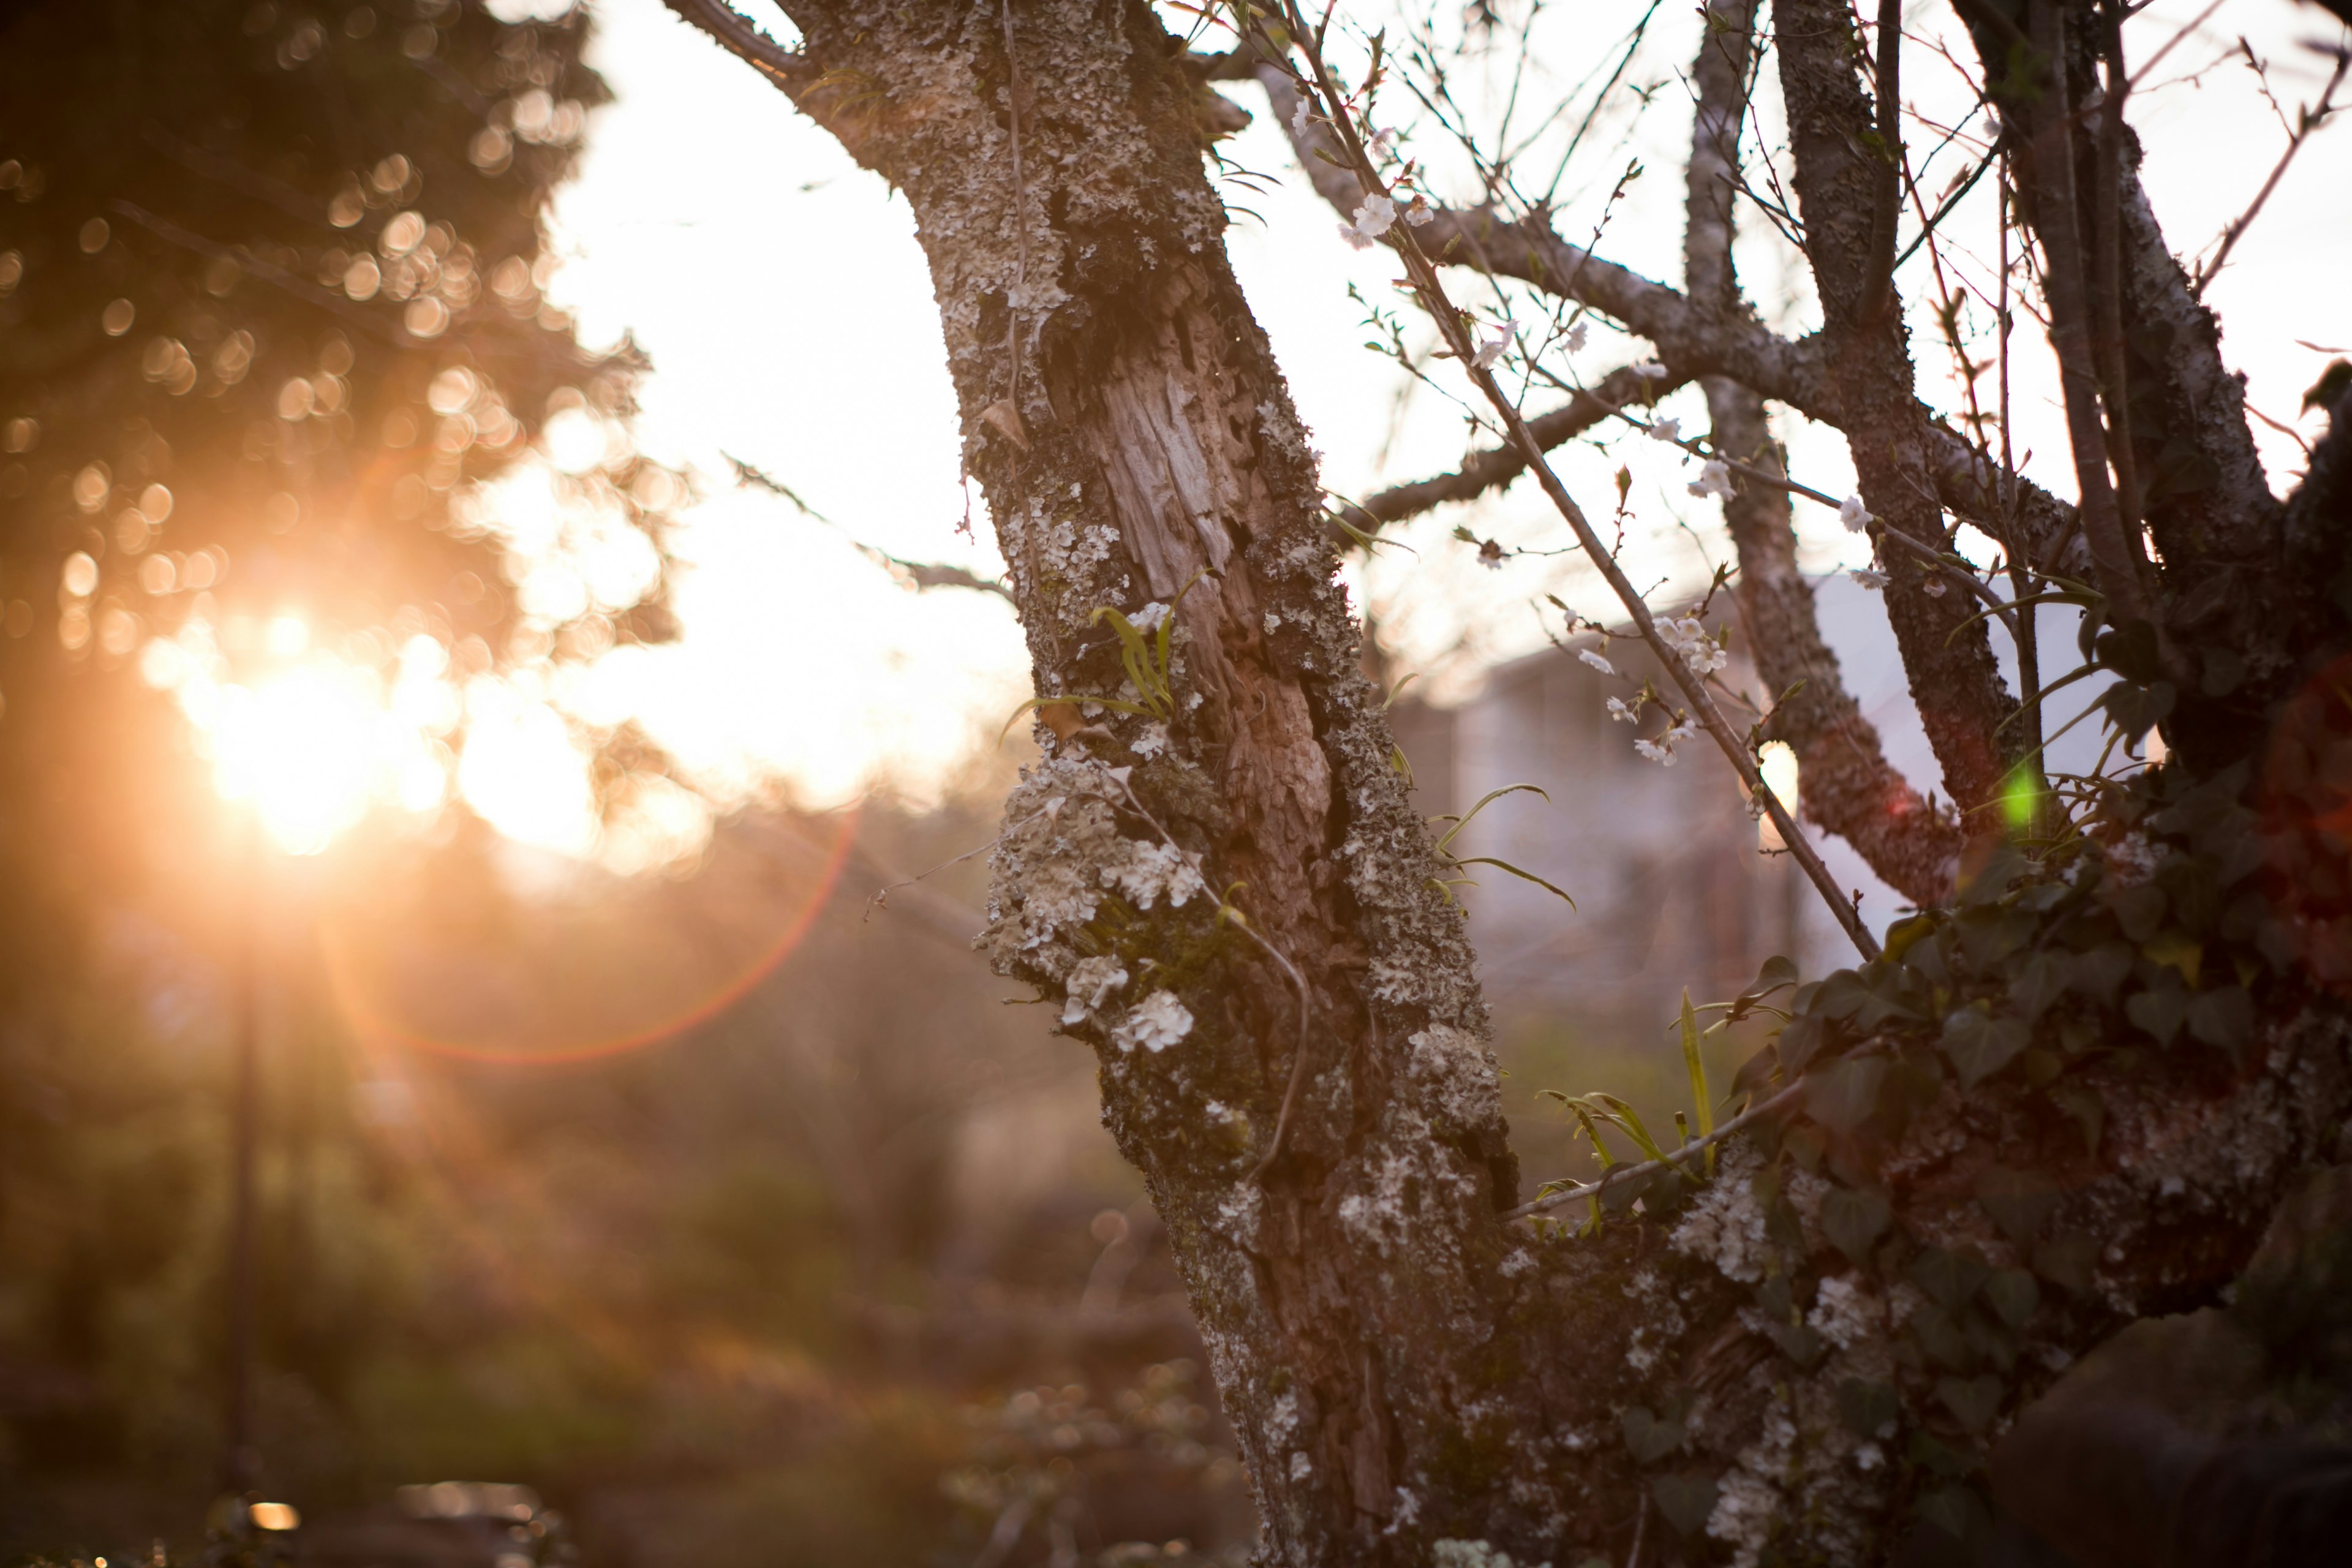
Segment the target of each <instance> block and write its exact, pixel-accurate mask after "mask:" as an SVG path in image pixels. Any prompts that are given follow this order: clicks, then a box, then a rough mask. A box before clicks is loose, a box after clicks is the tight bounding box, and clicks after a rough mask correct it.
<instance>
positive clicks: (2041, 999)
mask: <svg viewBox="0 0 2352 1568" xmlns="http://www.w3.org/2000/svg"><path fill="white" fill-rule="evenodd" d="M2072 968H2073V964H2072V963H2070V962H2069V961H2068V960H2067V958H2066V956H2065V955H2064V954H2063V953H2056V952H2037V953H2035V954H2034V955H2033V956H2032V957H2031V958H2029V959H2027V960H2026V961H2025V963H2024V965H2023V967H2021V969H2019V970H2018V972H2017V979H2016V981H2015V983H2014V984H2011V986H2010V990H2009V994H2010V995H2011V998H2012V999H2013V1000H2015V1002H2016V1003H2017V1005H2019V1006H2020V1007H2021V1008H2022V1009H2024V1012H2025V1018H2026V1022H2028V1023H2032V1022H2033V1021H2034V1020H2035V1019H2037V1018H2039V1017H2041V1016H2042V1014H2043V1013H2044V1012H2045V1011H2047V1010H2048V1008H2049V1006H2050V1004H2052V1003H2053V1002H2055V1001H2056V1000H2058V998H2059V997H2061V996H2063V995H2064V994H2066V981H2067V977H2068V973H2069V972H2070V971H2071V970H2072Z"/></svg>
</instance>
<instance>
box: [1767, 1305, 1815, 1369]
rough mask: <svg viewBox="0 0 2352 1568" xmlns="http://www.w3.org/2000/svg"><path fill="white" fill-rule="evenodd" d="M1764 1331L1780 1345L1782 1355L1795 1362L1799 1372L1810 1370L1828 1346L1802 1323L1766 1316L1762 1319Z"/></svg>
mask: <svg viewBox="0 0 2352 1568" xmlns="http://www.w3.org/2000/svg"><path fill="white" fill-rule="evenodd" d="M1764 1331H1765V1332H1766V1333H1767V1334H1769V1335H1770V1336H1771V1338H1772V1342H1773V1343H1774V1344H1776V1345H1778V1346H1780V1353H1781V1354H1782V1355H1784V1356H1787V1357H1788V1358H1789V1359H1790V1361H1792V1362H1795V1363H1797V1368H1798V1370H1799V1371H1801V1372H1810V1371H1811V1370H1812V1366H1813V1363H1815V1362H1817V1361H1819V1360H1821V1359H1822V1352H1823V1351H1824V1350H1826V1349H1828V1348H1829V1347H1828V1346H1826V1345H1825V1344H1823V1343H1822V1336H1821V1335H1820V1334H1818V1333H1815V1332H1814V1331H1812V1330H1811V1329H1809V1328H1807V1327H1806V1326H1805V1325H1804V1324H1802V1323H1783V1322H1780V1321H1776V1320H1774V1319H1771V1318H1767V1319H1765V1320H1764Z"/></svg>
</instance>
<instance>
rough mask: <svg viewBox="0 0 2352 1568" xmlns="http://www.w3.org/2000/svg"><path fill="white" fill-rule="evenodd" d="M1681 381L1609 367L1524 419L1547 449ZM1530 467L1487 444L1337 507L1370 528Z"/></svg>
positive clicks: (1500, 483) (1514, 453) (1521, 456)
mask: <svg viewBox="0 0 2352 1568" xmlns="http://www.w3.org/2000/svg"><path fill="white" fill-rule="evenodd" d="M1683 384H1685V381H1684V378H1683V377H1680V376H1676V375H1674V374H1671V373H1670V374H1668V375H1667V376H1666V377H1665V379H1664V380H1658V379H1656V378H1654V377H1652V378H1645V377H1643V376H1641V375H1639V374H1635V373H1634V371H1633V368H1632V367H1631V366H1626V367H1624V368H1622V369H1619V370H1613V371H1611V372H1610V373H1609V374H1607V375H1606V376H1604V377H1602V378H1601V384H1600V385H1598V386H1596V387H1594V388H1592V389H1591V391H1589V392H1583V391H1580V392H1578V393H1577V394H1576V395H1574V396H1572V397H1570V399H1569V401H1568V405H1567V406H1566V407H1563V408H1555V409H1553V410H1552V411H1551V412H1550V413H1549V414H1539V415H1538V416H1536V417H1534V418H1533V419H1530V420H1528V431H1529V433H1530V434H1532V435H1533V436H1534V437H1535V438H1536V445H1537V446H1538V447H1541V448H1542V449H1543V450H1545V451H1547V452H1549V451H1551V450H1552V449H1553V448H1555V447H1562V446H1565V445H1567V444H1568V443H1569V442H1570V441H1573V440H1575V439H1576V438H1577V437H1579V436H1581V435H1582V434H1584V432H1586V431H1587V430H1590V429H1591V428H1592V427H1593V426H1595V425H1598V424H1600V423H1601V421H1602V420H1603V419H1606V418H1608V417H1609V416H1612V415H1613V414H1615V413H1616V412H1617V411H1618V410H1619V409H1621V408H1623V407H1624V406H1625V405H1628V404H1632V403H1641V402H1655V401H1656V400H1657V399H1659V398H1661V397H1664V395H1666V394H1667V393H1669V392H1672V391H1674V390H1675V388H1676V387H1679V386H1681V385H1683ZM1527 471H1528V458H1527V454H1526V453H1525V452H1523V451H1521V450H1520V449H1519V448H1518V447H1517V446H1508V447H1485V448H1482V449H1480V450H1478V451H1475V452H1473V453H1471V454H1470V455H1469V456H1468V457H1466V458H1463V460H1462V466H1461V467H1460V468H1457V469H1455V470H1454V472H1453V473H1450V474H1440V475H1437V476H1436V477H1434V478H1433V479H1416V480H1414V481H1413V482H1412V483H1411V484H1403V485H1395V486H1391V488H1390V489H1384V490H1382V491H1381V492H1380V493H1379V494H1377V495H1375V496H1372V497H1371V498H1370V500H1365V501H1363V502H1361V503H1360V504H1356V505H1350V506H1348V507H1346V508H1344V509H1342V510H1341V511H1340V514H1339V515H1340V516H1341V518H1342V519H1344V520H1345V521H1347V523H1348V524H1349V527H1352V528H1357V529H1360V530H1362V531H1364V532H1366V533H1370V532H1371V531H1374V530H1376V529H1378V528H1381V527H1382V526H1383V525H1385V524H1388V523H1393V522H1402V521H1405V520H1406V519H1407V518H1412V517H1418V516H1420V515H1421V514H1422V513H1423V512H1425V511H1430V510H1434V509H1435V508H1438V507H1441V506H1444V505H1445V504H1447V503H1448V502H1451V501H1466V500H1477V499H1478V498H1479V497H1480V496H1482V495H1485V494H1486V492H1487V491H1489V490H1496V489H1502V488H1503V487H1504V486H1505V485H1507V484H1509V483H1510V482H1511V481H1512V480H1513V479H1517V478H1518V477H1519V476H1520V475H1521V474H1524V473H1526V472H1527Z"/></svg>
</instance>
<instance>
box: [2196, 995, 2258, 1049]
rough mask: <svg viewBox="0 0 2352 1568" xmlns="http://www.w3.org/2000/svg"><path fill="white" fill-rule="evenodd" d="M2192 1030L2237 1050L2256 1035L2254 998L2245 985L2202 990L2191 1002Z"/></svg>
mask: <svg viewBox="0 0 2352 1568" xmlns="http://www.w3.org/2000/svg"><path fill="white" fill-rule="evenodd" d="M2253 1032H2254V999H2253V998H2252V996H2249V995H2247V994H2246V988H2245V987H2244V986H2242V985H2224V986H2222V987H2221V988H2220V989H2219V990H2216V991H2205V992H2200V994H2198V995H2197V997H2196V999H2195V1000H2193V1001H2191V1002H2190V1003H2189V1033H2190V1034H2192V1035H2194V1036H2196V1037H2198V1038H2199V1039H2200V1040H2202V1041H2204V1042H2205V1043H2206V1044H2207V1045H2209V1046H2221V1047H2226V1048H2228V1049H2230V1050H2233V1051H2234V1050H2236V1049H2237V1048H2238V1047H2241V1046H2242V1045H2244V1044H2245V1043H2246V1041H2247V1040H2248V1039H2250V1038H2252V1036H2253Z"/></svg>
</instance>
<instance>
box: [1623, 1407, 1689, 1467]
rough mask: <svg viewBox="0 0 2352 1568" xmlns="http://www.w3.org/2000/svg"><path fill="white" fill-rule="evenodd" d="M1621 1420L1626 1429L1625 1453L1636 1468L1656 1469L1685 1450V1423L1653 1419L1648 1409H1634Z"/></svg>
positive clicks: (1664, 1418) (1670, 1419) (1673, 1419)
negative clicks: (1630, 1456) (1671, 1455)
mask: <svg viewBox="0 0 2352 1568" xmlns="http://www.w3.org/2000/svg"><path fill="white" fill-rule="evenodd" d="M1618 1419H1619V1421H1620V1422H1621V1423H1622V1425H1623V1426H1624V1428H1625V1448H1626V1451H1627V1452H1628V1453H1631V1454H1632V1455H1633V1462H1634V1463H1635V1464H1637V1465H1654V1464H1655V1463H1657V1462H1658V1461H1659V1460H1660V1459H1663V1458H1665V1457H1666V1456H1667V1455H1668V1454H1671V1453H1673V1452H1674V1451H1675V1449H1676V1448H1679V1447H1682V1446H1683V1424H1682V1422H1681V1421H1680V1420H1679V1419H1675V1418H1666V1417H1661V1416H1658V1415H1653V1414H1651V1412H1650V1408H1649V1406H1647V1405H1634V1406H1633V1407H1632V1408H1630V1409H1628V1410H1627V1411H1626V1412H1625V1414H1624V1415H1622V1416H1620V1417H1619V1418H1618Z"/></svg>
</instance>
